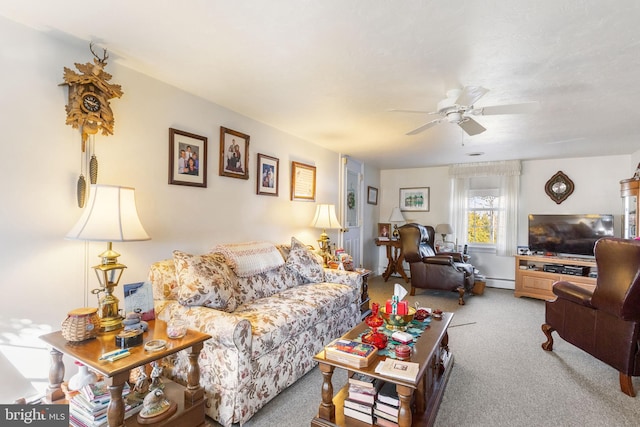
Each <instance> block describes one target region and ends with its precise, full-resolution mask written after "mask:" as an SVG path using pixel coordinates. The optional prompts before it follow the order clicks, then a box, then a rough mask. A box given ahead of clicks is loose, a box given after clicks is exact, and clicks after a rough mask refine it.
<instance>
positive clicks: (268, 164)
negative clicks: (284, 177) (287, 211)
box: [256, 153, 280, 197]
mask: <svg viewBox="0 0 640 427" xmlns="http://www.w3.org/2000/svg"><path fill="white" fill-rule="evenodd" d="M279 163H280V160H278V159H276V158H275V157H271V156H267V155H266V154H260V153H258V172H257V173H256V181H257V183H258V189H257V194H263V195H265V196H276V197H277V196H278V184H279V179H278V177H279V174H280V167H279V166H278V165H279Z"/></svg>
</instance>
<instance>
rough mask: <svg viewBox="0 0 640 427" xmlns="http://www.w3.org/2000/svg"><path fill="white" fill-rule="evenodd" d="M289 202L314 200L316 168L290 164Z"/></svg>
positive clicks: (302, 164) (296, 163) (301, 164)
mask: <svg viewBox="0 0 640 427" xmlns="http://www.w3.org/2000/svg"><path fill="white" fill-rule="evenodd" d="M291 200H309V201H312V202H313V201H315V200H316V167H315V166H311V165H305V164H304V163H298V162H291Z"/></svg>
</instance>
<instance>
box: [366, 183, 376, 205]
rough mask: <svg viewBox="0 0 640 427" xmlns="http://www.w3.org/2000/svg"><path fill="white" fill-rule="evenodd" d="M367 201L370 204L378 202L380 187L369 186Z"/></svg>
mask: <svg viewBox="0 0 640 427" xmlns="http://www.w3.org/2000/svg"><path fill="white" fill-rule="evenodd" d="M367 203H369V204H370V205H377V204H378V189H377V188H376V187H371V186H368V187H367Z"/></svg>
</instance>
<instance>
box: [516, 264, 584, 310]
mask: <svg viewBox="0 0 640 427" xmlns="http://www.w3.org/2000/svg"><path fill="white" fill-rule="evenodd" d="M515 258H516V289H515V291H514V293H513V295H514V296H515V297H530V298H538V299H544V300H554V299H556V296H555V295H554V293H553V291H552V288H553V284H554V283H555V282H557V281H560V280H566V281H568V282H572V283H575V284H576V285H578V286H581V287H583V288H585V289H589V290H593V289H595V287H596V278H595V277H589V276H577V275H572V274H563V273H560V272H550V271H543V269H544V265H545V264H546V265H548V266H567V267H589V269H590V272H591V274H594V273H596V261H595V259H593V260H592V259H583V258H571V257H559V256H536V255H518V256H516V257H515ZM567 270H573V271H575V270H577V269H571V268H569V269H567Z"/></svg>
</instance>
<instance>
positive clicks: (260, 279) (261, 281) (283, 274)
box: [238, 265, 300, 305]
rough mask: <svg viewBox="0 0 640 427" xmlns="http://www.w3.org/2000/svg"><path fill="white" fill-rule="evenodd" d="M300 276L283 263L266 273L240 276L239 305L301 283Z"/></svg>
mask: <svg viewBox="0 0 640 427" xmlns="http://www.w3.org/2000/svg"><path fill="white" fill-rule="evenodd" d="M299 281H300V278H299V276H298V275H297V274H296V273H295V272H293V271H290V270H289V269H288V268H287V267H285V266H284V265H282V266H281V267H278V268H276V269H273V270H269V271H265V272H264V273H259V274H255V275H253V276H249V277H238V305H242V304H248V303H250V302H251V301H255V300H258V299H260V298H266V297H270V296H271V295H274V294H277V293H278V292H282V291H284V290H285V289H288V288H290V287H292V286H297V285H298V284H299Z"/></svg>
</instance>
